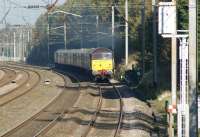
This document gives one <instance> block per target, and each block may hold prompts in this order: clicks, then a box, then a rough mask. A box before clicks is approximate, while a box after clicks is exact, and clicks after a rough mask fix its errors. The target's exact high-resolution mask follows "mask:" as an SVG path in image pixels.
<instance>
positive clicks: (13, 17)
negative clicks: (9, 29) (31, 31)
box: [0, 0, 66, 25]
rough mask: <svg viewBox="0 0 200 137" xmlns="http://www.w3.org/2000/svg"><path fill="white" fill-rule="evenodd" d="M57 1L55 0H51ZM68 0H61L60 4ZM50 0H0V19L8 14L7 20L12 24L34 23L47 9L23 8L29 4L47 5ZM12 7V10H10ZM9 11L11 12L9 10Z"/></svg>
mask: <svg viewBox="0 0 200 137" xmlns="http://www.w3.org/2000/svg"><path fill="white" fill-rule="evenodd" d="M49 1H55V0H49ZM65 1H66V0H59V2H58V5H61V4H63V3H64V2H65ZM47 3H48V0H0V21H2V19H3V17H4V16H5V15H6V13H8V15H7V16H6V22H7V23H9V24H12V25H18V24H27V23H28V24H32V25H33V24H34V23H35V21H36V20H37V18H38V17H39V16H40V15H41V14H42V13H45V12H46V9H44V8H40V9H25V8H21V7H23V6H28V5H42V6H45V5H47ZM9 9H10V11H9ZM8 11H9V12H8Z"/></svg>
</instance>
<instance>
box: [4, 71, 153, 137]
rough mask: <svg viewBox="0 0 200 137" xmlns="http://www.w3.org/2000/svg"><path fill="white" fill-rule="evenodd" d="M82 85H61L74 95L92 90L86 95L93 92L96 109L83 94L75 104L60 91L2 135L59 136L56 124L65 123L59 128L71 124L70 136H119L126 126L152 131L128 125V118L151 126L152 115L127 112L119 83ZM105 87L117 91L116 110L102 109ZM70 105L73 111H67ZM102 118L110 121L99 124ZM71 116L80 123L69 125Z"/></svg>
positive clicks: (10, 136)
mask: <svg viewBox="0 0 200 137" xmlns="http://www.w3.org/2000/svg"><path fill="white" fill-rule="evenodd" d="M68 75H69V74H68ZM70 77H74V76H73V75H70ZM73 79H76V78H73ZM66 83H67V82H66V81H65V84H66ZM83 85H84V84H83V83H79V82H77V83H76V84H72V85H70V84H68V85H65V86H64V87H66V88H67V89H68V90H70V91H73V92H72V93H70V94H74V93H75V92H74V91H81V90H83V91H84V92H83V91H82V93H81V94H83V95H84V94H86V93H87V92H86V91H85V90H87V89H93V90H94V93H87V94H91V95H92V96H93V95H94V96H93V98H94V99H95V100H98V101H96V103H95V104H93V107H94V105H96V107H95V108H92V109H89V108H88V107H89V105H92V104H91V103H88V102H90V99H89V98H88V99H87V98H86V97H85V98H82V101H79V102H78V104H76V105H75V106H73V102H75V101H76V99H72V100H73V101H70V98H72V97H73V95H72V96H70V98H69V95H68V94H66V92H62V94H61V95H60V96H58V97H57V98H55V99H54V101H52V102H51V103H50V104H49V105H48V106H47V107H45V108H44V109H42V110H41V111H40V112H38V113H37V114H36V115H34V116H33V117H31V118H30V119H28V120H26V121H24V123H22V124H21V125H19V126H18V127H16V128H15V129H13V130H11V131H10V132H8V133H7V134H5V135H4V137H8V136H9V137H16V136H26V137H33V136H34V137H39V136H42V137H52V136H54V137H55V136H59V134H60V133H59V132H58V129H59V127H60V126H58V124H59V125H63V124H64V125H65V124H66V125H65V126H64V125H63V127H62V128H64V127H65V129H66V130H68V128H66V127H67V126H71V127H72V129H71V128H69V131H66V133H65V135H69V136H70V135H72V136H77V137H79V136H80V137H90V136H91V135H94V134H95V135H96V136H98V135H103V136H104V135H105V136H107V137H108V136H109V137H118V136H121V132H122V130H125V129H127V130H133V129H135V130H138V131H146V132H151V131H152V130H154V129H153V128H151V127H149V125H145V124H144V125H137V124H135V125H134V124H133V125H132V126H133V127H130V126H129V124H128V123H126V121H127V120H133V119H139V120H141V121H145V122H147V123H149V124H151V125H153V124H155V122H154V121H153V119H152V117H149V116H147V115H145V114H144V113H143V112H140V111H136V112H134V113H130V114H129V113H127V112H126V111H125V110H124V105H125V104H124V98H123V95H121V93H122V92H121V90H122V89H120V88H119V87H118V86H120V84H117V86H116V85H115V84H112V83H109V84H102V85H100V84H97V83H93V84H90V83H86V84H85V86H83ZM105 87H109V88H111V89H112V92H113V93H114V94H116V96H117V97H116V100H115V101H116V102H118V103H117V104H118V105H117V104H116V105H115V107H116V108H115V109H116V110H110V111H109V108H107V110H105V109H106V107H107V105H109V103H106V99H105V93H104V92H105V91H104V90H103V91H102V89H104V88H105ZM123 92H124V91H123ZM97 93H98V94H97ZM66 98H68V99H66ZM77 98H78V96H77ZM59 100H63V101H59ZM66 100H68V101H69V102H67V103H66ZM83 100H87V103H86V104H85V105H81V103H82V102H83ZM68 103H70V105H69V106H68V107H66V106H65V105H66V104H68ZM105 104H106V105H105ZM72 106H73V107H72ZM71 108H72V110H70V109H71ZM84 108H88V110H87V109H86V110H84ZM90 110H91V111H90ZM79 111H80V112H79ZM82 111H83V112H82ZM77 112H78V113H77ZM86 112H87V113H88V114H89V115H88V114H87V113H86ZM76 113H77V114H76ZM79 113H80V114H79ZM109 113H110V114H109ZM83 114H84V115H85V116H84V115H83ZM86 114H87V115H86ZM68 115H70V117H71V118H70V117H69V118H68ZM79 117H80V118H79ZM105 118H106V119H107V120H108V121H109V122H110V123H102V122H103V121H104V120H105ZM70 119H72V120H75V121H74V122H75V123H76V122H78V121H79V122H78V123H76V124H74V125H71V124H70V122H67V121H68V120H70ZM112 119H114V121H116V123H115V122H114V123H112ZM125 120H126V121H125ZM57 123H58V124H57ZM55 125H57V126H55ZM103 125H104V126H103ZM101 126H103V127H101ZM55 127H56V128H55ZM60 128H61V127H60ZM70 129H71V131H70ZM108 129H110V130H108ZM105 130H107V131H110V133H109V134H107V133H106V134H107V135H106V134H104V132H102V131H105ZM94 132H97V133H94Z"/></svg>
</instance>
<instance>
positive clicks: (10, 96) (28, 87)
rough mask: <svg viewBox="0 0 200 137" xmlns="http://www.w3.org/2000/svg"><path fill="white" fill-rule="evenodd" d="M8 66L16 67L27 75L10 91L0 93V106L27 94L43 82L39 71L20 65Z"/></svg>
mask: <svg viewBox="0 0 200 137" xmlns="http://www.w3.org/2000/svg"><path fill="white" fill-rule="evenodd" d="M7 68H9V69H16V70H18V71H21V72H24V73H25V74H26V75H27V76H26V78H25V79H24V80H22V82H19V83H20V84H19V85H16V86H15V87H14V88H12V89H11V90H10V91H8V92H5V93H4V94H2V95H0V106H4V105H6V104H8V103H10V102H12V101H13V100H15V99H17V98H19V97H21V96H23V95H25V94H27V93H28V92H30V91H32V90H33V89H34V88H35V87H36V86H37V85H38V84H39V83H40V82H41V76H40V74H39V73H38V72H37V71H34V70H31V71H30V70H25V69H22V68H18V67H7ZM33 73H34V74H33ZM34 75H35V76H34ZM19 80H21V79H19ZM15 82H16V81H15Z"/></svg>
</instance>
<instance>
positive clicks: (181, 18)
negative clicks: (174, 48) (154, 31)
mask: <svg viewBox="0 0 200 137" xmlns="http://www.w3.org/2000/svg"><path fill="white" fill-rule="evenodd" d="M177 5H178V6H177V11H178V29H179V30H188V23H189V20H188V19H189V16H188V0H178V1H177Z"/></svg>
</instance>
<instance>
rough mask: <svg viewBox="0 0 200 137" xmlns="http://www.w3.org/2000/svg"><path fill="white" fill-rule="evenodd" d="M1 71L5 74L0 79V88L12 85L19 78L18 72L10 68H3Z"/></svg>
mask: <svg viewBox="0 0 200 137" xmlns="http://www.w3.org/2000/svg"><path fill="white" fill-rule="evenodd" d="M1 70H2V71H3V72H4V76H3V77H2V78H1V79H0V87H2V86H4V85H6V84H8V83H10V82H11V81H12V80H13V79H15V78H16V76H17V72H16V71H15V70H12V69H8V68H1Z"/></svg>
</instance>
